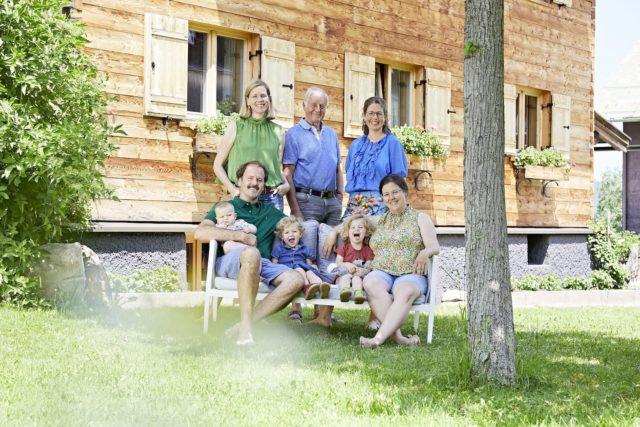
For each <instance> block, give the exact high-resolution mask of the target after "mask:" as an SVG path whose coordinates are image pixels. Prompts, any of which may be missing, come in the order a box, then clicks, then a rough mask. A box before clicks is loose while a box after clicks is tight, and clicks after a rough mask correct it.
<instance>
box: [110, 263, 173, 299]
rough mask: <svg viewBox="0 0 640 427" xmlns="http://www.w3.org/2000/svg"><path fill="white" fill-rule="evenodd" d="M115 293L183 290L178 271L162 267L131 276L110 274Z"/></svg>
mask: <svg viewBox="0 0 640 427" xmlns="http://www.w3.org/2000/svg"><path fill="white" fill-rule="evenodd" d="M109 281H110V282H111V290H112V291H113V292H119V293H122V292H177V291H180V290H182V287H181V286H180V279H179V275H178V271H177V270H176V269H175V268H171V267H162V268H158V269H156V270H152V271H145V270H138V271H135V272H133V273H131V274H117V273H109Z"/></svg>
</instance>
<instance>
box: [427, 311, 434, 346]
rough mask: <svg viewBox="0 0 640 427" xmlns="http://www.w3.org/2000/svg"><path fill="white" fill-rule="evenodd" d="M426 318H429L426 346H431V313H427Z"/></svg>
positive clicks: (432, 314) (432, 316)
mask: <svg viewBox="0 0 640 427" xmlns="http://www.w3.org/2000/svg"><path fill="white" fill-rule="evenodd" d="M427 316H429V324H428V326H427V344H431V340H432V339H433V318H434V313H433V312H429V313H428V314H427Z"/></svg>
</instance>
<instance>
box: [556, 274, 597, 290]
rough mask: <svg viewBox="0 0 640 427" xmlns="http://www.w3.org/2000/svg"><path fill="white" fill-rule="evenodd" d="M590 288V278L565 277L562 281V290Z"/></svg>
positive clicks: (591, 285)
mask: <svg viewBox="0 0 640 427" xmlns="http://www.w3.org/2000/svg"><path fill="white" fill-rule="evenodd" d="M592 287H593V284H592V283H591V278H590V277H565V278H564V279H562V288H563V289H576V290H587V289H591V288H592Z"/></svg>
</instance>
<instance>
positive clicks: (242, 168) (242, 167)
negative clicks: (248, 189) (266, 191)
mask: <svg viewBox="0 0 640 427" xmlns="http://www.w3.org/2000/svg"><path fill="white" fill-rule="evenodd" d="M251 165H253V166H259V167H261V168H262V170H263V171H264V182H267V180H268V179H269V172H268V171H267V168H266V167H264V165H263V164H262V163H260V162H259V161H257V160H252V161H250V162H246V163H243V164H241V165H240V167H239V168H238V170H237V171H236V179H240V178H242V176H243V175H244V172H245V170H246V169H247V167H248V166H251Z"/></svg>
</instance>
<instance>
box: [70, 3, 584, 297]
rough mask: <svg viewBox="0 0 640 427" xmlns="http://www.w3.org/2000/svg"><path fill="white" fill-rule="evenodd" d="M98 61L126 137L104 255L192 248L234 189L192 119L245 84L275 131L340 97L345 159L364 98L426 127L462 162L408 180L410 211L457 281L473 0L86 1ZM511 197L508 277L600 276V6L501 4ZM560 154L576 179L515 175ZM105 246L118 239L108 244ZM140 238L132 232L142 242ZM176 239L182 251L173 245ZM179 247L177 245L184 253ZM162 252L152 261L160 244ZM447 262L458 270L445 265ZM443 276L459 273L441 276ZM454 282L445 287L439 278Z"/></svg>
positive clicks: (113, 180)
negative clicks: (525, 164)
mask: <svg viewBox="0 0 640 427" xmlns="http://www.w3.org/2000/svg"><path fill="white" fill-rule="evenodd" d="M73 7H74V10H73V13H72V16H73V17H75V18H77V19H80V20H81V21H82V22H83V23H84V24H85V25H86V31H87V36H88V38H89V40H90V43H89V45H88V49H87V51H88V52H89V53H90V54H91V55H92V56H93V58H94V60H95V63H96V64H97V66H98V67H99V69H100V70H102V71H104V72H105V73H106V75H107V76H108V81H107V92H108V94H109V95H116V96H117V99H116V100H113V101H110V103H109V110H108V116H109V120H110V121H111V122H112V123H114V124H121V125H123V129H124V130H125V131H126V133H127V135H126V136H121V135H118V136H114V137H113V138H112V139H113V142H114V143H115V144H117V145H118V146H119V149H118V151H117V153H116V155H115V156H114V157H113V158H111V159H109V161H108V162H107V164H106V169H105V174H106V181H107V183H108V184H109V185H111V186H112V187H113V188H114V189H115V192H116V195H117V196H118V197H119V199H120V201H111V200H100V201H97V202H96V204H95V208H94V220H95V223H96V231H98V232H101V233H105V232H108V233H107V234H100V233H96V235H94V236H92V237H91V239H92V241H93V242H94V243H95V244H94V246H98V248H97V250H98V252H100V253H102V254H106V253H113V251H112V250H111V249H110V244H109V243H106V242H107V241H109V240H111V241H113V240H114V239H115V240H118V239H117V236H118V234H115V233H121V235H122V236H124V235H126V236H128V237H126V238H125V239H120V240H119V243H118V244H117V246H118V248H119V249H122V247H123V245H124V246H126V244H125V243H123V242H126V241H127V239H129V238H130V234H131V233H145V234H144V238H145V239H147V240H146V242H148V247H149V251H152V250H156V249H161V247H160V246H161V245H159V244H158V243H157V242H156V241H155V240H154V239H155V237H154V236H157V235H159V234H156V233H160V234H162V235H163V236H164V237H163V238H166V237H167V235H169V236H174V237H175V238H176V239H178V242H182V243H181V244H182V245H184V242H185V240H184V239H185V237H184V234H182V232H184V231H187V232H188V231H190V230H192V229H193V224H197V223H198V222H199V221H200V220H201V219H202V218H203V216H204V215H205V213H206V212H207V211H208V210H209V209H210V207H211V205H212V204H213V203H214V202H216V201H217V200H219V199H220V198H222V197H225V193H224V190H223V188H222V187H220V186H218V185H216V184H215V183H214V180H215V177H214V175H213V172H212V167H211V166H212V160H213V156H214V155H215V153H209V152H204V153H203V152H201V151H199V150H198V149H197V145H196V144H195V135H196V132H195V130H194V121H195V120H196V119H197V118H199V117H203V116H209V115H212V114H216V111H222V112H229V111H233V110H237V108H238V107H239V105H240V103H241V102H242V92H243V88H244V86H245V85H246V84H247V82H249V81H251V80H252V79H255V78H258V77H260V78H262V79H263V80H265V81H267V82H268V84H269V85H270V87H271V90H272V95H273V98H274V102H275V104H276V107H277V110H278V117H277V120H278V122H279V123H281V124H283V125H284V126H287V127H288V126H291V125H292V124H294V123H296V122H297V121H298V120H299V119H300V118H301V117H302V116H303V110H302V105H301V103H302V97H303V95H304V93H305V91H306V89H307V88H308V87H310V86H319V87H322V88H323V89H325V90H326V92H327V93H328V94H329V96H330V106H329V109H328V112H327V115H326V117H325V119H326V124H327V125H329V126H331V127H332V128H334V129H335V130H336V132H337V133H338V135H339V136H340V142H341V146H342V150H343V155H345V156H346V153H347V150H348V148H349V144H350V142H351V141H352V140H353V138H355V137H358V136H359V135H360V134H361V129H360V128H361V122H362V117H361V108H362V104H363V101H364V100H365V99H366V98H367V97H369V96H371V95H374V94H378V95H381V96H383V97H384V98H385V99H386V100H387V102H388V105H389V109H390V116H391V121H392V125H402V124H408V125H414V126H418V125H419V126H423V127H425V128H433V129H434V131H435V132H437V133H438V135H439V136H440V137H441V138H442V140H443V141H445V142H446V143H447V144H448V145H449V146H450V150H451V155H450V157H449V158H448V159H447V160H446V162H445V164H444V166H443V167H441V168H438V169H436V170H433V171H430V175H429V174H426V173H421V172H422V171H420V170H412V171H410V174H409V181H410V182H411V183H412V185H414V187H415V188H414V190H415V191H412V194H411V197H410V199H411V200H410V201H411V203H412V205H413V206H414V207H417V208H419V209H421V210H423V211H425V212H427V213H428V214H429V215H431V217H432V218H433V220H434V222H435V224H436V226H437V227H438V232H439V234H440V236H441V240H442V243H443V246H444V248H445V250H444V253H443V261H444V263H443V264H444V266H445V268H450V270H451V271H448V272H447V273H449V274H447V275H445V278H446V277H449V278H451V281H450V283H449V284H448V285H447V286H457V285H459V283H455V282H456V280H454V277H456V276H457V275H460V273H461V272H457V271H454V270H455V269H456V268H458V267H457V266H459V265H461V260H462V259H463V258H464V251H463V250H461V248H462V247H463V245H464V238H463V233H464V229H463V227H464V211H463V185H462V180H463V108H464V106H463V27H464V0H402V1H400V0H385V1H371V0H316V1H314V2H307V1H294V0H266V1H253V0H218V1H215V2H213V1H211V2H209V1H198V0H175V1H172V0H139V1H136V2H121V1H116V0H75V1H74V2H73ZM504 13H505V76H504V77H505V100H504V102H505V113H506V115H505V117H506V122H505V131H506V141H505V156H504V162H505V185H506V207H507V220H508V225H509V232H510V234H511V238H510V245H511V250H512V252H511V261H512V271H513V272H514V273H516V274H525V273H530V272H537V273H540V272H551V271H554V272H557V273H559V274H561V275H582V274H585V273H587V272H588V271H589V269H590V267H589V258H588V254H587V249H586V237H585V236H586V233H587V222H588V221H589V220H590V219H591V217H592V208H593V206H592V194H593V190H592V186H593V172H592V160H593V135H594V109H593V83H594V14H595V0H573V1H572V0H505V12H504ZM527 146H533V147H535V148H537V149H543V148H545V147H549V146H552V147H555V148H556V149H557V150H560V151H562V152H563V154H564V155H565V157H566V158H567V159H568V160H569V161H570V162H571V163H572V164H573V165H574V166H573V167H572V169H571V172H570V173H569V174H568V175H567V176H560V177H558V176H555V175H554V174H553V173H552V172H551V171H548V170H547V171H545V170H542V171H538V173H537V175H531V176H533V178H530V177H529V176H527V177H525V176H524V175H523V174H517V173H516V171H515V170H514V168H513V165H512V162H511V156H512V155H513V154H514V153H515V151H516V149H517V148H520V147H527ZM107 236H108V238H107ZM140 236H142V235H139V236H138V237H140ZM180 239H181V240H180ZM175 246H176V247H179V246H180V244H176V245H175ZM153 248H155V249H153ZM447 263H448V264H447ZM447 265H448V266H449V267H447ZM445 282H446V280H445Z"/></svg>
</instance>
